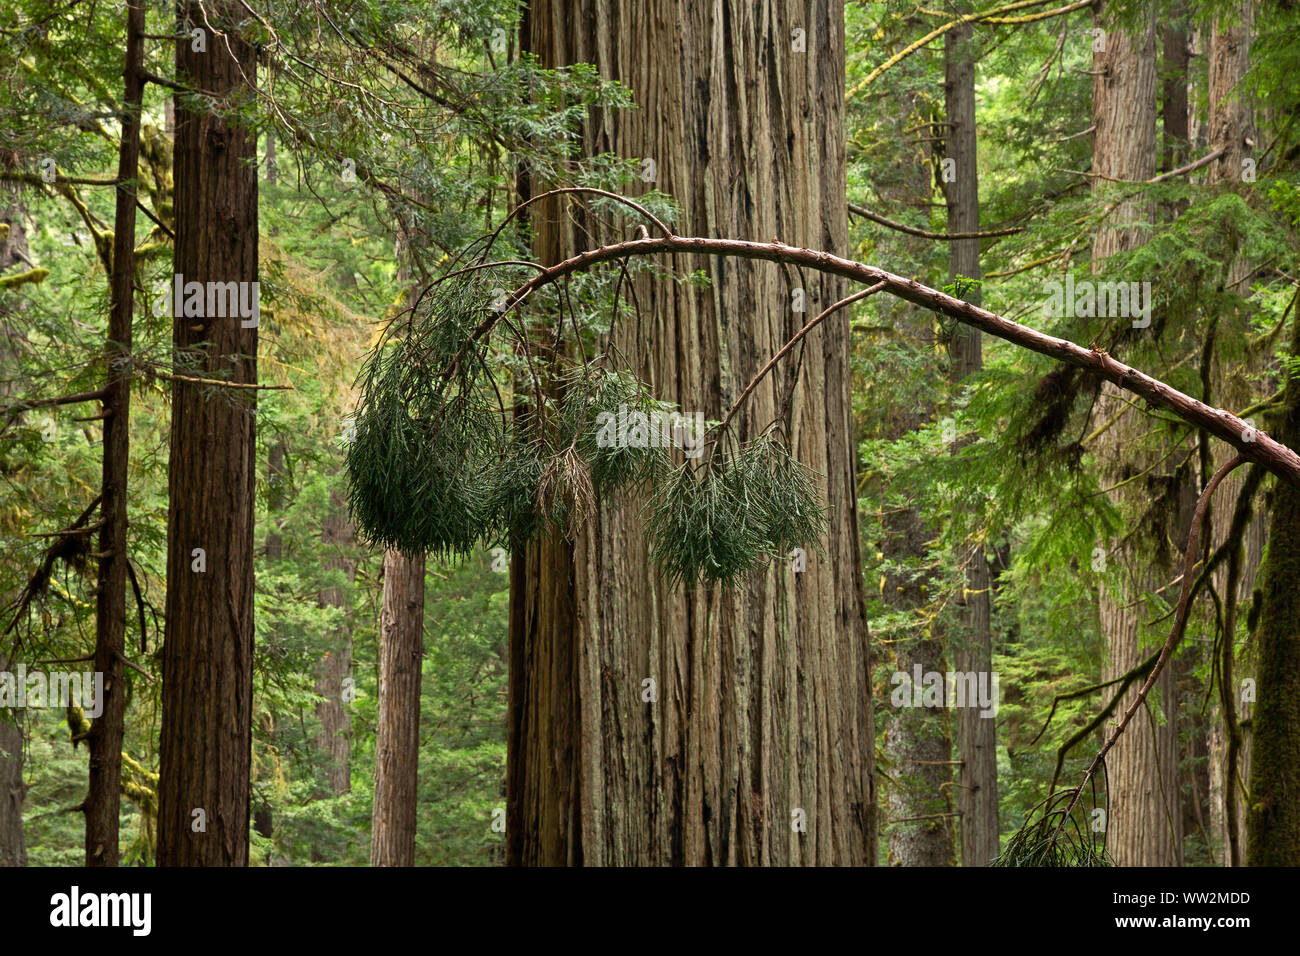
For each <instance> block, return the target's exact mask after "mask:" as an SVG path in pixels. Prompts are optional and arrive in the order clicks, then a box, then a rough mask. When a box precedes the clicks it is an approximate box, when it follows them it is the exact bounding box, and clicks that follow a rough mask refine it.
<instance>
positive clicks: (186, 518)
mask: <svg viewBox="0 0 1300 956" xmlns="http://www.w3.org/2000/svg"><path fill="white" fill-rule="evenodd" d="M181 14H182V19H187V20H188V21H189V22H190V23H192V24H195V25H199V24H207V23H211V24H213V25H215V26H216V27H217V28H219V29H222V30H223V35H222V36H221V37H220V38H216V37H213V36H209V37H208V42H207V45H206V46H207V50H206V52H202V53H200V52H193V51H192V49H191V44H190V42H189V41H188V40H186V41H185V42H180V43H178V44H177V46H176V74H177V77H178V79H179V80H180V81H181V82H183V83H187V84H189V85H192V86H194V87H197V88H199V89H202V90H205V91H207V93H208V94H210V95H211V96H212V97H214V98H215V100H216V109H215V111H214V112H200V113H194V112H191V111H190V110H189V109H187V108H186V107H185V101H183V100H182V101H178V102H177V103H176V148H175V160H174V162H175V168H174V174H175V184H176V185H175V188H176V199H175V205H176V256H175V262H176V265H175V269H176V273H177V275H179V276H183V280H184V282H186V283H189V282H200V283H204V284H205V286H206V283H208V282H214V283H227V282H239V283H244V282H247V283H250V285H249V286H247V287H246V288H248V289H249V290H251V288H252V287H251V283H253V282H256V281H257V265H258V262H257V246H258V233H257V166H256V163H255V162H254V160H255V157H256V146H257V143H256V139H255V138H254V137H253V136H252V135H251V133H249V132H248V131H247V130H245V129H243V128H241V127H239V126H238V125H236V124H235V123H234V122H233V121H232V120H231V119H229V117H231V116H233V115H236V109H237V106H238V102H237V101H238V100H240V99H241V98H243V97H246V96H249V95H252V92H253V90H252V86H251V83H250V80H251V78H252V77H254V76H255V75H256V73H255V71H256V60H255V59H254V56H253V51H252V50H251V49H250V47H249V45H248V44H247V43H246V42H245V41H244V40H243V39H242V37H241V36H240V35H239V33H238V30H237V29H235V26H234V25H235V24H236V23H238V22H239V21H240V20H242V18H243V16H244V14H243V13H241V12H240V8H239V7H238V5H237V4H236V3H234V2H232V0H220V2H215V3H213V2H209V3H206V4H204V5H203V7H202V9H200V8H199V5H198V4H197V3H187V4H185V5H183V6H182V7H181ZM250 296H251V292H250ZM250 301H251V299H250ZM251 321H252V320H251V319H250V320H243V319H241V318H240V317H239V316H238V315H236V316H234V317H225V318H221V317H215V316H201V317H195V316H189V317H187V316H185V315H183V314H182V315H178V316H176V317H175V320H174V342H175V349H176V355H177V360H178V362H179V363H184V364H185V365H188V366H190V367H192V368H196V371H195V372H194V373H193V374H195V375H197V376H199V377H202V378H225V379H226V380H227V381H229V382H232V383H239V384H254V383H256V381H257V328H256V326H255V325H252V326H250V327H245V323H246V322H251ZM255 412H256V392H255V390H253V389H248V388H224V387H223V388H214V387H211V386H206V385H200V384H197V383H192V382H185V381H176V382H174V383H173V385H172V430H171V457H170V473H169V475H168V493H169V510H168V529H167V531H168V533H167V634H166V641H165V643H164V645H163V695H162V696H163V700H162V707H163V709H162V732H161V780H160V786H159V826H158V864H159V865H160V866H186V865H191V866H245V865H247V863H248V823H249V772H250V761H251V743H252V741H251V738H252V696H253V669H252V665H253V492H254V479H255V470H256V467H257V466H256V460H255V450H256V442H255V437H256V433H255V418H254V416H255Z"/></svg>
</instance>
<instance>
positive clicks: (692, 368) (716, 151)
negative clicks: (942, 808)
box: [507, 0, 876, 865]
mask: <svg viewBox="0 0 1300 956" xmlns="http://www.w3.org/2000/svg"><path fill="white" fill-rule="evenodd" d="M529 16H530V24H531V30H530V42H529V44H528V46H529V47H531V49H532V50H533V51H534V52H535V53H536V54H537V56H538V57H539V58H540V61H541V63H542V64H543V65H544V66H547V67H557V66H563V65H566V64H571V63H577V62H590V63H594V64H595V65H596V66H597V68H598V69H599V71H600V73H601V75H602V76H603V77H606V78H608V79H614V80H618V81H620V82H623V83H625V84H627V85H628V86H629V87H630V88H631V89H632V90H633V92H634V96H635V98H636V100H637V103H638V106H639V108H638V109H636V110H631V111H622V112H617V113H612V112H611V113H600V114H598V115H594V116H593V117H592V118H591V122H590V124H589V126H588V128H587V130H586V143H585V148H586V151H587V152H588V153H596V152H605V151H612V152H614V153H616V154H618V155H620V156H622V157H626V158H629V159H636V160H639V161H641V170H642V172H643V175H649V174H651V173H652V174H653V178H654V181H653V183H652V184H651V183H646V184H645V186H644V187H643V188H645V189H649V188H651V186H652V185H653V187H655V188H658V189H660V190H662V191H665V192H668V193H670V194H672V195H674V196H675V197H676V198H677V199H678V201H679V202H680V203H681V207H682V215H681V228H682V230H683V231H685V232H689V233H690V234H695V235H718V236H744V237H747V238H752V239H755V240H762V241H766V240H768V239H770V238H772V237H773V236H778V237H780V238H781V239H783V240H784V241H787V242H793V243H798V244H802V245H807V246H809V247H814V248H822V249H829V250H836V249H844V248H845V247H846V246H847V223H846V221H845V216H846V207H845V203H844V196H845V166H844V124H843V115H844V107H843V96H844V81H843V71H844V25H843V5H842V3H841V2H840V0H814V2H795V0H757V2H754V0H719V2H717V3H713V4H692V5H683V4H680V3H677V2H673V0H637V2H632V0H539V2H536V3H533V4H532V5H531V9H530V12H529ZM597 24H599V25H600V26H599V27H597ZM795 30H799V31H802V32H801V33H799V34H794V33H793V31H795ZM801 42H802V43H803V44H805V45H806V47H805V48H804V49H796V47H797V46H798V45H799V44H800V43H801ZM646 159H649V160H652V161H653V169H650V168H649V166H648V165H647V164H645V163H644V160H646ZM541 186H542V184H537V185H536V186H535V191H537V192H540V189H541ZM557 212H558V210H557V209H556V208H555V207H554V206H552V207H550V208H548V209H537V210H535V212H534V215H533V216H532V219H531V221H532V222H534V223H535V224H536V229H535V233H534V253H535V256H536V257H537V258H539V259H540V260H541V261H545V262H553V261H556V260H557V259H558V258H559V257H561V256H563V255H566V254H568V253H570V252H572V251H574V249H575V248H577V247H578V246H579V245H580V244H582V243H584V242H585V241H586V240H585V239H582V238H580V235H581V234H580V233H578V232H577V230H575V228H574V226H573V223H572V221H571V220H568V219H567V218H566V217H565V216H559V215H556V213H557ZM579 217H580V221H581V223H582V224H583V225H584V226H586V227H587V228H588V229H589V230H590V231H591V232H592V234H593V239H594V240H597V241H598V240H599V239H600V238H601V236H600V235H599V230H598V229H597V227H596V225H595V222H594V218H593V217H587V216H584V215H582V214H581V213H579ZM671 265H672V267H673V268H674V269H675V270H676V271H678V272H690V271H694V270H697V269H699V270H703V271H705V272H706V273H707V274H708V275H709V277H710V279H711V285H710V286H709V288H708V289H707V290H701V289H699V288H698V287H693V286H688V285H684V284H676V283H669V282H664V283H656V282H653V281H651V280H650V279H649V278H648V277H642V278H641V279H640V280H638V286H637V298H638V300H639V303H640V307H641V318H640V320H639V321H633V322H629V323H625V324H624V325H623V326H621V327H620V331H619V333H618V340H617V344H618V345H619V347H620V348H621V350H622V354H624V355H627V356H632V357H634V361H636V362H637V363H638V365H639V367H637V368H635V369H634V370H635V371H636V372H637V373H638V374H640V376H641V377H642V379H643V380H645V381H646V382H648V383H649V384H650V386H651V387H652V389H653V390H654V391H655V392H656V394H657V395H658V396H659V397H660V398H662V399H666V400H673V401H676V402H678V403H679V404H680V406H681V407H682V408H683V409H684V410H686V411H702V412H704V413H705V415H706V417H709V418H720V417H721V414H722V412H723V411H724V410H725V409H726V408H727V407H728V406H729V404H730V403H731V401H732V400H733V399H734V398H735V397H736V396H738V395H739V393H740V391H741V390H742V389H743V388H744V386H745V384H746V383H747V382H748V381H749V379H750V378H751V377H752V375H753V374H754V373H755V372H756V371H757V370H758V368H759V367H760V366H761V364H762V363H764V362H765V361H766V360H767V359H768V358H769V357H770V356H771V355H772V354H773V353H774V352H775V351H776V350H777V349H779V348H780V346H781V345H782V344H783V343H784V342H785V341H787V340H788V339H789V338H790V337H791V335H793V333H794V332H795V331H797V330H798V329H799V328H800V327H802V325H803V324H805V323H806V322H807V321H808V320H809V319H810V318H811V317H812V316H814V315H816V314H817V312H818V311H820V310H821V309H823V308H826V307H827V306H829V305H830V304H831V303H833V302H835V301H836V300H838V299H839V298H841V297H842V296H843V294H844V292H845V288H846V287H845V284H844V283H843V282H842V281H841V280H839V279H837V278H834V277H830V276H824V275H813V274H804V275H802V276H799V275H798V274H797V273H794V272H790V273H786V272H785V271H783V270H782V269H780V268H778V267H777V266H775V265H772V264H768V263H754V262H738V261H724V260H720V259H719V260H714V259H709V258H700V257H695V256H683V257H678V258H677V259H676V260H675V261H673V262H672V263H671ZM801 285H802V287H803V290H804V294H805V297H806V309H807V311H806V312H795V311H792V304H793V300H792V291H793V288H794V287H798V286H801ZM848 340H849V337H848V316H847V314H846V313H845V312H843V311H841V312H839V313H838V314H837V315H835V316H834V317H832V318H831V319H829V320H827V321H826V322H825V323H823V324H822V325H821V326H819V327H818V329H817V330H816V331H814V332H813V333H812V334H810V335H809V337H808V338H807V339H806V340H805V341H806V348H805V349H804V352H803V361H802V363H801V364H800V363H794V364H783V365H782V366H781V367H780V368H779V371H778V373H777V374H776V375H773V376H769V377H768V378H767V379H766V380H765V381H764V383H763V385H761V386H760V387H759V388H758V389H757V390H756V391H755V393H754V395H753V396H751V399H750V400H749V402H748V404H747V407H746V409H745V411H744V412H743V414H742V416H741V418H742V419H743V420H742V421H741V427H742V429H743V432H744V434H747V435H752V434H754V433H755V432H756V431H757V430H758V429H759V428H761V427H763V426H764V425H766V424H767V423H768V422H769V421H771V420H772V419H774V418H776V417H777V416H778V414H779V409H780V408H781V407H782V406H783V404H784V401H785V400H786V399H787V398H788V397H790V394H791V389H792V387H795V386H796V385H797V388H796V389H795V391H794V394H793V405H792V409H791V412H790V421H789V427H788V434H789V435H790V437H791V443H792V447H793V450H794V452H795V454H796V455H797V456H798V458H799V459H800V460H801V461H802V462H804V463H805V464H806V465H808V466H809V467H810V468H812V469H813V470H814V471H815V472H817V473H818V474H820V475H824V476H825V478H824V481H823V487H824V491H825V495H826V501H827V504H828V506H829V509H830V529H829V532H828V533H827V535H826V537H825V539H824V540H823V541H822V542H821V543H822V545H823V547H824V549H825V551H824V553H823V554H818V553H816V552H815V551H814V550H812V549H811V548H810V549H809V550H808V558H807V569H806V570H805V571H802V572H794V571H793V570H792V568H791V565H790V563H789V562H781V563H778V564H776V565H775V566H774V567H772V568H770V569H768V570H767V571H765V572H762V573H758V574H755V575H754V576H753V577H752V578H751V579H750V580H749V581H748V582H746V583H745V584H743V585H742V586H741V587H740V588H739V589H738V590H737V591H735V592H727V593H720V592H716V591H714V592H709V591H706V590H698V591H686V590H683V589H678V588H671V587H668V586H667V585H666V584H665V583H664V582H663V581H662V580H660V579H659V577H658V576H657V575H656V574H655V573H654V571H653V568H652V566H651V563H650V561H649V556H648V551H649V548H648V543H647V540H646V538H647V536H646V529H645V524H644V521H643V519H642V517H641V501H640V499H639V498H637V497H632V498H628V497H625V496H622V495H619V496H614V497H611V498H607V499H605V500H602V501H601V502H600V503H599V505H598V508H597V511H596V513H595V515H594V516H593V517H592V518H591V520H590V521H589V522H588V524H587V525H586V526H585V527H584V528H583V529H581V530H580V531H579V533H578V534H577V536H576V540H574V541H573V542H572V543H569V542H565V541H561V540H557V539H551V540H546V541H542V542H540V543H537V544H530V545H528V546H527V547H526V548H524V549H523V550H522V551H521V552H520V553H519V554H517V555H516V557H515V560H514V564H513V567H512V574H511V677H510V706H509V738H508V739H509V769H508V822H507V831H508V834H507V845H508V860H509V862H510V863H512V864H593V865H599V864H649V865H655V864H714V865H726V864H740V865H762V864H811V863H821V864H832V863H839V864H864V863H870V862H872V861H873V860H874V858H875V847H876V838H875V832H876V827H875V794H874V781H873V746H874V745H873V735H872V718H871V700H870V660H869V647H868V641H867V629H866V619H865V604H864V601H863V596H862V582H861V563H860V558H859V552H858V539H857V515H856V499H855V483H854V458H855V450H854V447H853V441H852V437H851V427H850V423H851V409H850V404H849V369H848V352H849V348H848ZM796 369H798V373H797V382H796ZM648 681H649V682H653V683H647V682H648Z"/></svg>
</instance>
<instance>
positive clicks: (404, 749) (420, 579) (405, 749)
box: [370, 551, 424, 866]
mask: <svg viewBox="0 0 1300 956" xmlns="http://www.w3.org/2000/svg"><path fill="white" fill-rule="evenodd" d="M379 647H380V664H379V667H380V670H379V728H378V731H377V735H376V739H375V803H374V808H373V820H372V822H371V832H370V865H371V866H413V865H414V864H415V817H416V798H417V791H418V783H419V777H418V774H417V770H418V768H419V759H420V678H421V676H422V669H423V666H424V555H420V556H419V557H417V558H411V557H408V556H407V555H404V554H402V553H401V552H400V551H389V552H387V553H386V554H385V555H384V604H383V611H382V616H381V617H380V624H379Z"/></svg>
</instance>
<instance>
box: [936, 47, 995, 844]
mask: <svg viewBox="0 0 1300 956" xmlns="http://www.w3.org/2000/svg"><path fill="white" fill-rule="evenodd" d="M973 42H974V28H973V27H972V26H971V25H970V24H966V25H964V26H962V27H959V28H957V29H956V30H953V31H951V32H950V33H949V34H948V35H947V37H946V38H945V40H944V67H945V77H944V88H943V89H944V99H945V104H944V105H945V109H944V113H945V115H946V117H947V120H948V124H949V125H948V130H947V133H946V135H945V137H944V142H945V145H946V146H947V156H948V158H949V159H952V160H954V161H955V162H954V166H953V168H954V170H955V171H956V178H955V179H954V180H953V181H952V182H950V183H947V184H946V191H947V202H948V231H949V232H950V233H963V232H978V231H979V227H980V200H979V166H978V162H977V159H978V154H977V145H978V144H977V140H976V133H975V50H974V47H973ZM958 276H961V277H964V278H966V279H972V280H975V281H977V282H978V281H979V280H980V279H981V277H982V273H981V271H980V242H979V240H978V239H961V240H958V241H956V242H950V243H949V244H948V279H949V281H951V282H956V281H957V278H958ZM955 294H958V295H961V293H960V292H958V293H955ZM962 298H965V299H967V300H969V301H971V302H974V303H975V304H976V305H978V304H979V303H980V298H981V296H980V289H979V286H978V285H976V286H974V287H972V288H971V289H970V290H969V291H967V292H966V293H965V294H964V295H962ZM949 351H950V353H951V356H952V379H953V382H954V383H957V384H958V385H960V383H961V382H962V381H963V380H964V379H965V378H966V377H967V376H969V375H971V374H973V373H975V372H977V371H979V369H980V368H981V366H982V365H983V364H984V356H983V344H982V342H981V338H980V332H979V330H978V329H972V328H970V327H969V326H966V325H958V326H957V327H956V328H954V329H953V332H952V340H951V343H950V345H949ZM958 447H960V445H959V446H958ZM961 559H962V564H963V565H964V566H965V569H966V585H965V587H966V590H965V594H964V595H963V596H962V597H963V599H962V601H961V602H960V607H961V629H960V631H959V632H958V633H957V634H956V635H955V640H951V641H950V642H949V646H950V648H951V654H952V659H953V662H954V664H955V667H956V670H957V671H959V672H963V673H974V674H987V675H990V676H989V677H988V678H986V679H987V680H989V681H991V680H992V676H991V675H992V673H993V634H992V630H991V621H990V609H989V566H988V560H987V558H986V557H985V555H984V542H982V541H977V542H976V543H975V544H973V545H972V546H971V547H970V549H969V550H967V551H966V552H965V553H964V554H962V555H961ZM968 703H969V702H968ZM981 713H982V711H981V709H980V708H977V707H971V706H969V705H968V706H965V707H958V708H957V754H958V756H959V758H960V759H961V765H960V769H959V771H958V774H957V810H958V813H959V820H960V821H961V862H962V865H963V866H984V865H986V864H987V863H989V862H990V861H991V860H993V859H994V858H995V857H996V856H997V855H998V753H997V746H998V737H997V722H996V720H995V719H994V718H993V717H991V716H981Z"/></svg>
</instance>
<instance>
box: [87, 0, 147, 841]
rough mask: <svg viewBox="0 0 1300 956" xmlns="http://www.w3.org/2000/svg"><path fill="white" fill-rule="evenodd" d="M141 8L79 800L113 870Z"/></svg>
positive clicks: (116, 238) (126, 136)
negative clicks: (93, 683)
mask: <svg viewBox="0 0 1300 956" xmlns="http://www.w3.org/2000/svg"><path fill="white" fill-rule="evenodd" d="M143 33H144V3H143V0H132V2H131V3H129V4H128V5H127V13H126V65H125V67H124V68H123V70H122V76H123V78H124V80H125V94H124V95H123V97H122V117H121V124H122V140H121V145H120V147H119V150H118V160H117V178H118V179H119V180H121V181H122V184H121V185H119V186H118V187H117V209H116V212H115V215H114V218H113V274H112V276H111V279H110V282H111V286H112V290H111V295H112V299H111V303H110V305H109V316H108V343H107V347H106V348H105V363H106V365H107V369H106V371H105V374H106V378H107V384H106V389H107V395H106V396H105V398H104V450H103V478H102V483H101V485H100V491H101V498H100V505H99V508H100V517H101V519H102V520H103V523H104V525H103V529H102V530H101V531H100V533H99V553H100V554H101V555H103V556H102V557H101V558H100V559H99V576H98V579H97V581H96V588H95V592H96V593H95V671H96V673H100V674H103V676H104V684H103V687H104V700H103V701H97V702H96V705H97V706H102V712H101V714H100V716H99V717H97V718H95V720H94V721H93V722H92V723H91V725H90V735H89V737H88V738H87V746H88V749H89V750H90V783H89V792H88V793H87V795H86V802H85V813H86V865H87V866H117V863H118V852H119V850H118V817H119V813H120V810H121V806H122V737H123V732H124V726H123V722H124V719H125V716H126V683H125V680H124V674H123V671H124V670H125V668H124V667H123V661H124V660H125V656H124V655H125V654H126V574H127V560H128V557H129V556H128V554H127V539H126V532H127V476H128V471H129V467H130V455H131V448H130V444H131V358H130V356H131V325H132V318H133V311H134V303H135V197H136V187H135V183H134V180H135V179H136V176H137V173H138V169H139V162H140V106H141V103H142V101H143V97H144V78H143V76H142V75H141V70H142V68H143V56H144V38H143V36H142V34H143Z"/></svg>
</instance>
